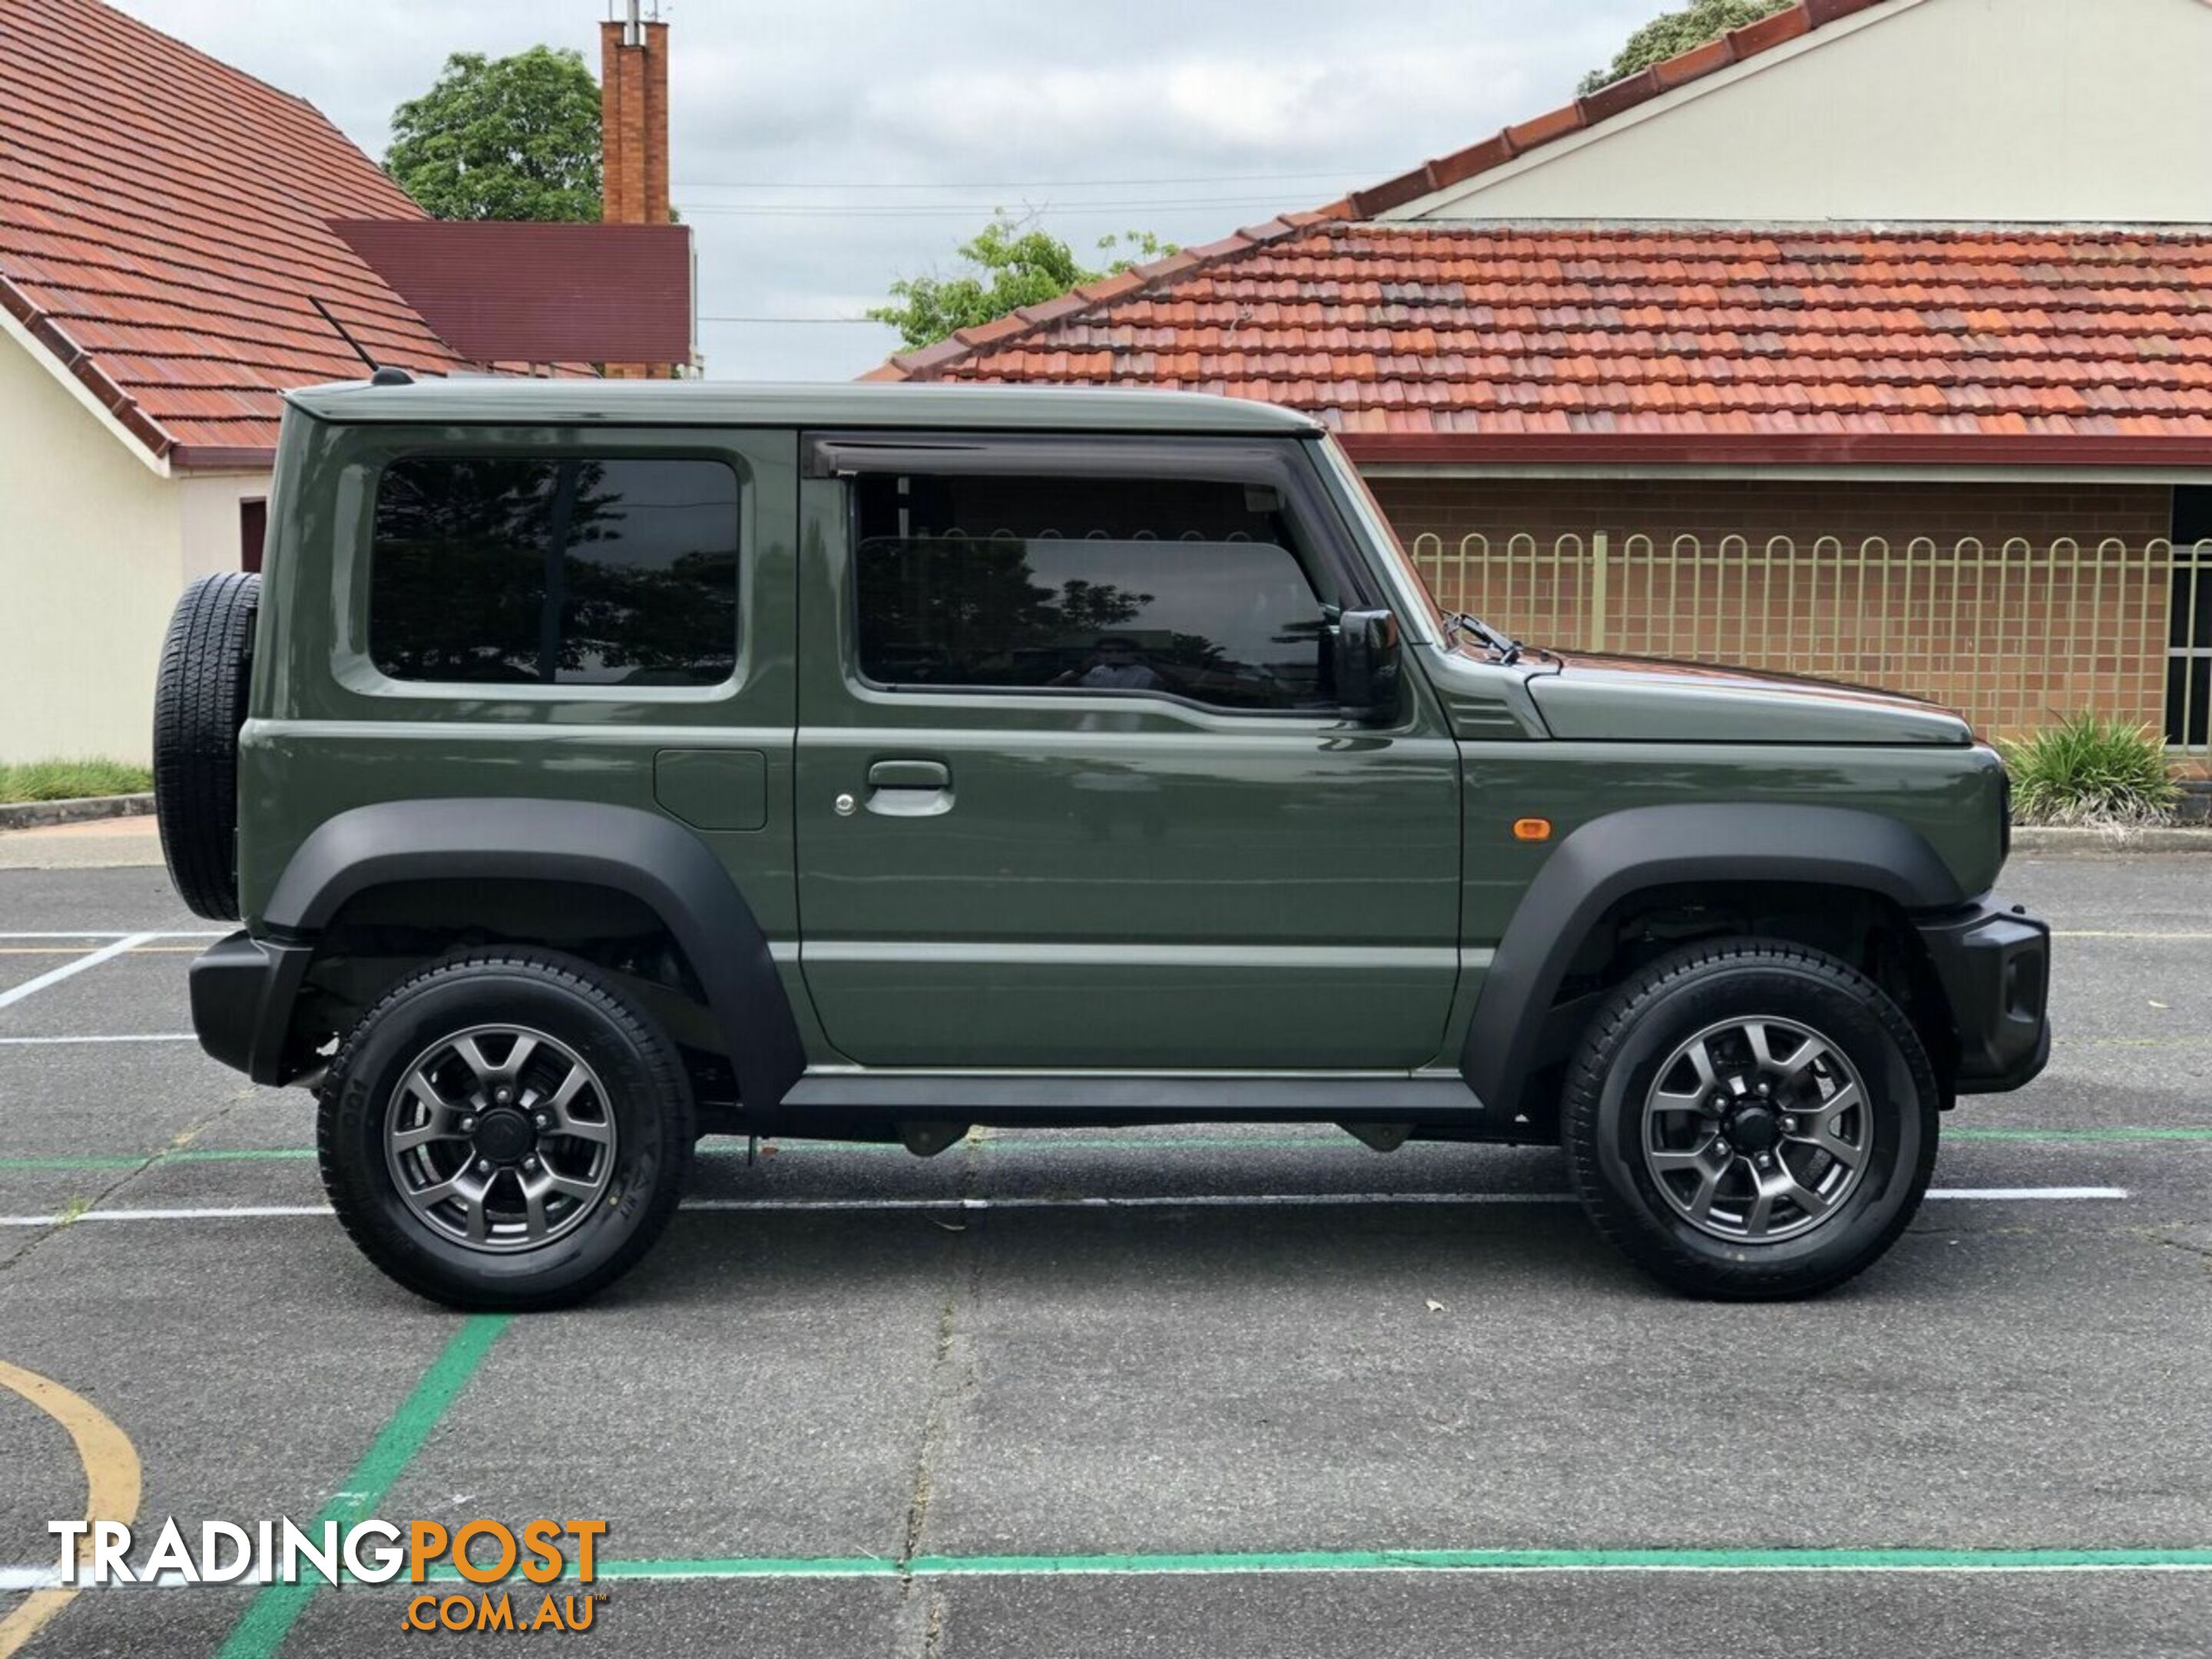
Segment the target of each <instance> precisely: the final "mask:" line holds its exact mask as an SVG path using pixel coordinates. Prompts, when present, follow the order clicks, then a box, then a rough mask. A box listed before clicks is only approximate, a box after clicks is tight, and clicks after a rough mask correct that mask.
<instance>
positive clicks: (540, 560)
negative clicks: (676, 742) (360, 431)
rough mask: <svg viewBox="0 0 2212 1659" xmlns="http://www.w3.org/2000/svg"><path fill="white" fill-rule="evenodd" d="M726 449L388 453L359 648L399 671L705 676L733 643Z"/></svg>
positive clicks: (714, 673)
mask: <svg viewBox="0 0 2212 1659" xmlns="http://www.w3.org/2000/svg"><path fill="white" fill-rule="evenodd" d="M738 524H739V515H738V475H737V473H736V471H735V470H734V469H732V467H730V466H728V465H726V464H724V463H723V462H720V461H710V460H696V459H681V460H679V459H647V458H638V457H623V458H618V459H589V458H578V459H559V460H554V459H539V458H527V459H524V458H515V457H507V456H487V455H416V456H410V457H407V458H405V459H401V460H398V461H395V462H393V463H392V465H389V466H387V467H386V468H385V470H384V473H383V476H382V477H381V479H380V481H379V483H378V485H377V492H376V526H375V538H374V545H373V547H372V548H371V550H370V560H369V607H368V650H369V657H370V659H371V660H372V661H374V663H375V665H376V666H377V667H378V669H379V670H380V671H382V672H384V673H386V674H387V675H389V676H391V677H392V678H394V679H400V680H437V681H447V682H459V683H463V684H539V685H631V686H652V685H713V684H718V683H719V682H720V681H723V680H726V679H727V678H729V677H730V675H731V674H732V672H733V671H735V668H736V665H737V646H738Z"/></svg>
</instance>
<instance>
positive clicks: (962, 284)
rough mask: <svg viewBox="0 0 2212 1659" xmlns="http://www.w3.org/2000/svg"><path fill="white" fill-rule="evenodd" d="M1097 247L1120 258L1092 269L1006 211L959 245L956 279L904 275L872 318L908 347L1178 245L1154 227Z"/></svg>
mask: <svg viewBox="0 0 2212 1659" xmlns="http://www.w3.org/2000/svg"><path fill="white" fill-rule="evenodd" d="M1125 249H1126V250H1127V252H1121V250H1125ZM1098 251H1099V252H1101V253H1103V254H1108V255H1114V254H1115V253H1117V252H1121V257H1118V258H1109V259H1108V261H1107V263H1106V264H1104V265H1103V266H1102V267H1100V268H1098V269H1097V270H1093V269H1091V267H1090V266H1087V265H1085V264H1083V263H1082V261H1080V260H1079V259H1078V258H1076V257H1075V254H1074V252H1073V250H1072V249H1071V248H1069V246H1067V244H1066V243H1065V242H1063V241H1061V240H1060V239H1059V238H1058V237H1056V236H1054V235H1051V234H1048V233H1047V232H1045V231H1042V230H1038V229H1035V228H1024V221H1022V220H1019V219H1016V218H1013V217H1012V216H1010V215H1008V214H1006V213H1004V212H1001V213H1000V214H999V215H998V216H996V217H994V219H993V220H992V221H991V222H990V223H989V224H987V225H985V226H984V227H983V228H982V229H981V231H979V232H977V233H976V234H975V235H974V236H973V237H971V238H969V240H967V241H965V242H963V243H962V244H961V245H960V250H959V257H960V258H962V259H963V260H964V261H965V262H966V263H967V264H968V265H969V270H965V271H963V272H961V273H960V274H958V275H957V276H903V277H901V278H900V279H899V280H898V281H897V282H895V283H892V284H891V302H890V304H889V305H881V306H876V307H872V308H871V309H870V311H869V312H868V315H869V316H871V317H872V318H874V319H876V320H877V321H878V322H879V323H889V324H890V325H891V326H892V327H894V328H896V330H898V331H899V337H900V338H901V339H902V340H903V341H905V343H906V347H907V349H908V350H909V351H911V350H913V349H915V348H916V347H919V346H926V345H929V344H931V343H933V342H935V341H938V340H941V339H943V338H944V337H945V336H946V335H948V334H953V333H957V331H960V330H961V329H963V328H973V327H975V325H977V324H978V323H987V322H989V321H990V320H991V319H993V318H994V317H1003V316H1005V315H1006V313H1008V312H1010V311H1017V310H1019V309H1020V308H1021V307H1024V306H1033V305H1037V304H1040V303H1042V301H1046V300H1050V299H1054V298H1056V297H1058V296H1059V295H1062V294H1065V293H1066V292H1067V290H1068V289H1072V288H1078V287H1080V286H1081V285H1082V284H1083V283H1095V282H1097V281H1098V280H1099V278H1101V277H1102V276H1112V275H1113V274H1114V273H1115V272H1116V271H1121V270H1127V269H1128V268H1129V267H1130V266H1131V265H1133V264H1139V263H1141V262H1142V261H1144V260H1146V259H1158V258H1163V257H1164V256H1165V255H1167V254H1170V253H1173V252H1176V246H1175V244H1174V243H1172V242H1164V241H1162V240H1160V239H1159V238H1158V237H1157V236H1155V235H1153V234H1152V233H1151V232H1150V231H1138V230H1132V231H1125V232H1123V233H1122V234H1121V235H1119V236H1102V237H1100V238H1099V239H1098Z"/></svg>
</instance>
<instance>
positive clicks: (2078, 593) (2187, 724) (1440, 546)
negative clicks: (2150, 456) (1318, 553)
mask: <svg viewBox="0 0 2212 1659" xmlns="http://www.w3.org/2000/svg"><path fill="white" fill-rule="evenodd" d="M1412 551H1413V559H1414V562H1415V563H1416V564H1417V565H1418V566H1419V568H1420V571H1421V574H1422V575H1423V576H1424V577H1425V579H1426V580H1427V581H1428V583H1429V586H1430V587H1431V591H1432V592H1435V594H1436V595H1437V599H1438V600H1439V601H1440V602H1441V603H1443V604H1445V605H1449V606H1451V607H1452V608H1454V609H1456V610H1463V611H1474V612H1475V613H1477V614H1478V615H1480V616H1482V617H1486V618H1487V619H1488V620H1490V621H1491V622H1492V623H1496V624H1498V626H1499V627H1502V628H1504V629H1507V630H1508V631H1509V632H1510V633H1512V634H1515V635H1518V636H1520V637H1522V638H1524V639H1527V640H1528V641H1531V642H1532V643H1538V644H1546V645H1553V646H1557V647H1559V648H1561V649H1580V650H1585V651H1611V652H1620V653H1625V654H1629V655H1637V656H1658V657H1676V658H1685V659H1691V660H1694V661H1703V662H1727V663H1738V664H1741V665H1744V666H1746V667H1750V668H1760V669H1767V670H1772V671H1780V672H1784V673H1793V674H1811V675H1815V676H1818V677H1819V678H1824V679H1836V680H1846V681H1854V682H1857V683H1859V684H1867V685H1876V686H1881V687H1884V688H1886V689H1889V690H1899V691H1906V692H1910V693H1911V694H1912V695H1914V696H1923V697H1928V698H1931V699H1933V700H1934V701H1935V702H1940V703H1943V704H1946V705H1948V706H1949V707H1951V708H1956V709H1958V710H1959V711H1960V713H1961V714H1965V715H1966V717H1967V718H1968V719H1969V720H1972V722H1973V723H1974V726H1975V727H1976V729H1977V730H1978V731H1980V732H1984V734H1986V735H1990V736H1995V737H2015V736H2019V735H2021V734H2022V733H2024V732H2027V731H2030V730H2032V729H2033V728H2034V727H2036V726H2043V725H2047V724H2049V723H2050V722H2051V720H2055V719H2058V718H2061V717H2063V716H2065V715H2069V714H2078V713H2080V712H2081V711H2082V710H2084V709H2088V710H2093V711H2094V712H2096V713H2098V714H2105V715H2112V716H2118V717H2119V718H2122V719H2125V720H2131V721H2135V722H2136V723H2139V724H2142V725H2146V726H2154V727H2156V728H2158V729H2160V730H2162V731H2163V732H2165V733H2166V740H2167V743H2168V744H2169V746H2170V747H2172V748H2173V749H2175V750H2179V751H2181V752H2183V753H2186V754H2190V755H2192V756H2194V755H2204V754H2212V738H2208V732H2207V730H2206V726H2207V715H2208V712H2212V541H2202V542H2196V543H2185V544H2182V545H2180V546H2179V547H2178V548H2177V547H2176V546H2175V545H2174V544H2172V542H2170V541H2166V540H2164V539H2159V540H2154V541H2149V542H2145V543H2142V544H2128V543H2126V542H2123V541H2120V540H2118V539H2107V540H2103V541H2088V542H2082V541H2076V540H2075V539H2073V538H2059V539H2057V540H2055V541H2051V542H2049V543H2044V544H2033V543H2030V542H2028V541H2027V540H2026V539H2025V538H2013V539H2010V540H2005V541H1999V542H1996V543H1994V544H1984V543H1983V542H1982V541H1980V540H1979V539H1978V538H1973V537H1966V538H1962V539H1960V540H1959V541H1956V542H1953V543H1950V544H1948V545H1945V544H1939V543H1938V542H1936V540H1935V539H1934V538H1929V537H1914V538H1910V539H1907V540H1905V541H1903V542H1901V543H1898V544H1892V543H1890V542H1888V541H1886V540H1884V539H1882V538H1869V539H1867V540H1864V541H1861V542H1858V543H1857V544H1845V543H1844V540H1843V539H1842V538H1838V537H1835V536H1818V537H1814V538H1812V539H1811V540H1809V541H1804V542H1800V541H1799V540H1797V539H1796V538H1794V537H1786V536H1776V537H1770V538H1747V537H1744V536H1739V535H1724V536H1721V537H1718V538H1712V539H1707V538H1703V537H1698V536H1676V537H1671V538H1654V537H1650V536H1645V535H1630V536H1626V537H1621V538H1613V537H1609V536H1607V535H1606V534H1605V533H1603V532H1599V533H1595V534H1593V535H1590V536H1588V537H1584V536H1579V535H1574V534H1568V535H1563V536H1559V537H1558V538H1553V539H1550V540H1548V541H1540V540H1539V539H1538V538H1536V537H1534V536H1533V535H1528V534H1519V535H1510V536H1506V537H1504V538H1499V539H1498V540H1496V541H1493V540H1492V538H1490V537H1488V536H1486V535H1480V534H1477V535H1469V536H1463V537H1462V538H1460V539H1459V541H1458V542H1457V543H1456V544H1450V545H1448V544H1446V543H1445V542H1444V540H1443V538H1441V537H1439V536H1437V535H1436V534H1434V533H1428V534H1424V535H1422V536H1419V537H1418V538H1415V540H1414V542H1413V549H1412Z"/></svg>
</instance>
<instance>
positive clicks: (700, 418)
mask: <svg viewBox="0 0 2212 1659" xmlns="http://www.w3.org/2000/svg"><path fill="white" fill-rule="evenodd" d="M285 396H286V401H287V402H289V403H290V404H292V405H293V406H294V407H295V408H297V409H300V410H304V411H305V412H306V413H307V414H309V415H312V416H314V417H315V418H316V419H318V420H323V421H336V422H362V421H375V422H411V423H416V424H422V425H430V424H453V423H469V424H499V425H517V426H563V425H586V424H592V423H595V422H611V423H619V424H623V425H655V426H766V427H894V428H905V427H912V428H967V429H970V430H974V429H987V430H994V431H1037V432H1071V431H1073V432H1165V433H1213V434H1231V435H1245V436H1252V435H1311V434H1314V433H1317V432H1319V431H1320V430H1321V429H1322V428H1321V426H1320V424H1319V422H1316V421H1314V420H1313V419H1311V418H1310V416H1304V415H1301V414H1298V413H1297V412H1295V411H1294V410H1287V409H1281V408H1278V407H1277V406H1276V405H1274V404H1262V403H1255V402H1253V401H1251V400H1250V399H1249V398H1217V397H1211V396H1207V395H1205V394H1202V393H1198V392H1125V391H1118V390H1111V389H1103V388H1099V387H1093V386H926V385H849V384H842V383H839V382H835V381H831V382H825V383H823V384H820V385H811V386H805V385H797V386H762V385H747V384H745V383H744V382H741V381H731V380H595V379H593V380H525V379H522V378H520V377H515V378H501V377H495V376H491V375H483V376H466V377H462V376H454V377H452V378H430V379H424V380H417V381H415V382H413V383H411V384H409V385H400V386H374V385H371V384H370V383H369V382H368V381H366V380H347V381H341V382H337V383H336V384H332V385H328V386H301V387H299V388H298V389H296V390H295V391H292V392H288V393H286V394H285Z"/></svg>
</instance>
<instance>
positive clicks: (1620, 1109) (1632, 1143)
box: [1560, 939, 1939, 1301]
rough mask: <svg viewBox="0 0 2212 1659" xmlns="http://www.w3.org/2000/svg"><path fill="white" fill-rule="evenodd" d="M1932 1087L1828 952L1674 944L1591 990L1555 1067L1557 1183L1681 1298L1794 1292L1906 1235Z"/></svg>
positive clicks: (1773, 945)
mask: <svg viewBox="0 0 2212 1659" xmlns="http://www.w3.org/2000/svg"><path fill="white" fill-rule="evenodd" d="M1938 1105H1939V1093H1938V1090H1937V1087H1936V1076H1935V1073H1934V1071H1933V1070H1932V1069H1931V1068H1930V1066H1929V1062H1928V1056H1927V1054H1926V1052H1925V1051H1924V1050H1923V1048H1922V1047H1921V1043H1920V1039H1919V1036H1918V1034H1917V1033H1916V1032H1915V1031H1914V1030H1913V1029H1912V1025H1911V1022H1910V1021H1909V1020H1908V1019H1907V1018H1905V1014H1904V1012H1903V1011H1902V1010H1900V1009H1899V1007H1898V1006H1897V1005H1896V1004H1895V1003H1893V1001H1891V1000H1890V999H1889V998H1888V997H1887V995H1885V994H1883V992H1882V990H1881V987H1878V986H1877V985H1875V983H1874V981H1871V980H1869V979H1868V978H1867V977H1866V976H1865V975H1863V974H1861V973H1859V972H1858V971H1857V969H1853V968H1851V967H1850V966H1849V965H1848V964H1846V963H1841V962H1838V961H1837V960H1836V959H1835V958H1833V957H1827V956H1824V955H1822V954H1820V952H1818V951H1812V950H1808V949H1806V948H1804V947H1802V946H1799V945H1788V944H1782V943H1778V942H1773V941H1765V940H1759V939H1730V940H1723V941H1719V942H1716V943H1711V944H1704V945H1692V946H1691V947H1690V948H1688V949H1686V950H1683V951H1677V952H1675V953H1674V954H1673V955H1670V956H1668V957H1662V959H1661V960H1659V961H1657V962H1656V963H1652V964H1650V966H1649V967H1648V968H1646V969H1644V970H1643V971H1642V972H1640V973H1638V975H1635V976H1634V977H1633V978H1632V979H1631V980H1630V981H1628V982H1627V983H1626V984H1625V985H1623V986H1621V987H1620V989H1619V990H1617V991H1616V992H1614V993H1613V995H1612V996H1611V997H1609V998H1608V999H1607V1000H1606V1002H1605V1004H1604V1006H1602V1007H1601V1008H1600V1010H1599V1011H1598V1012H1597V1014H1596V1015H1595V1018H1593V1019H1592V1020H1591V1022H1590V1024H1589V1030H1588V1031H1587V1033H1586V1034H1585V1036H1584V1037H1583V1042H1582V1045H1581V1048H1579V1050H1578V1051H1577V1054H1576V1055H1575V1058H1574V1060H1572V1062H1571V1064H1570V1066H1569V1067H1568V1073H1567V1085H1566V1094H1565V1100H1564V1102H1563V1103H1562V1107H1561V1113H1560V1118H1561V1122H1560V1134H1561V1139H1562V1140H1563V1142H1564V1144H1565V1148H1566V1152H1567V1160H1568V1165H1569V1169H1570V1170H1571V1175H1572V1178H1573V1182H1574V1187H1575V1191H1576V1193H1577V1195H1578V1196H1579V1197H1580V1198H1581V1200H1582V1201H1583V1207H1584V1208H1585V1209H1587V1210H1588V1211H1589V1215H1590V1218H1591V1219H1592V1220H1593V1221H1594V1222H1595V1224H1596V1225H1597V1227H1598V1230H1599V1231H1601V1232H1602V1233H1603V1234H1604V1235H1605V1236H1606V1237H1607V1238H1609V1239H1611V1240H1612V1241H1613V1243H1615V1244H1616V1245H1618V1246H1619V1247H1620V1249H1621V1251H1622V1252H1623V1253H1624V1254H1625V1255H1626V1256H1627V1257H1628V1258H1629V1260H1630V1261H1633V1262H1634V1263H1635V1264H1636V1265H1637V1266H1638V1267H1641V1268H1642V1269H1643V1270H1644V1272H1646V1273H1650V1275H1651V1276H1652V1277H1654V1278H1656V1279H1659V1280H1661V1281H1662V1283H1664V1284H1667V1285H1672V1286H1673V1287H1674V1288H1675V1289H1677V1290H1680V1291H1686V1292H1687V1293H1689V1294H1691V1295H1693V1296H1704V1297H1716V1298H1721V1299H1726V1300H1735V1301H1753V1300H1761V1299H1766V1298H1774V1297H1795V1296H1807V1295H1810V1294H1812V1293H1814V1292H1815V1291H1824V1290H1827V1289H1829V1288H1830V1287H1832V1286H1833V1285H1839V1284H1841V1283H1843V1282H1844V1280H1845V1279H1849V1278H1850V1277H1851V1276H1852V1275H1853V1274H1854V1273H1858V1272H1860V1271H1861V1270H1862V1269H1863V1268H1864V1267H1867V1266H1869V1264H1870V1263H1872V1262H1873V1261H1875V1259H1876V1258H1877V1257H1879V1256H1880V1255H1881V1254H1882V1252H1883V1251H1885V1250H1887V1249H1888V1248H1889V1247H1890V1245H1891V1244H1892V1243H1894V1242H1895V1241H1896V1239H1897V1237H1898V1235H1899V1233H1901V1232H1903V1231H1905V1226H1906V1225H1907V1224H1908V1223H1909V1222H1911V1219H1912V1217H1913V1215H1914V1213H1915V1212H1917V1210H1918V1209H1919V1207H1920V1200H1921V1198H1922V1196H1923V1194H1925V1193H1926V1192H1927V1190H1928V1178H1929V1175H1930V1174H1931V1173H1932V1172H1933V1170H1934V1169H1935V1164H1936V1114H1937V1110H1938Z"/></svg>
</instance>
